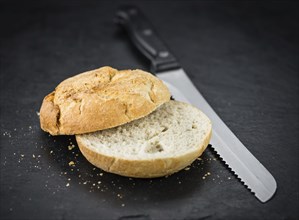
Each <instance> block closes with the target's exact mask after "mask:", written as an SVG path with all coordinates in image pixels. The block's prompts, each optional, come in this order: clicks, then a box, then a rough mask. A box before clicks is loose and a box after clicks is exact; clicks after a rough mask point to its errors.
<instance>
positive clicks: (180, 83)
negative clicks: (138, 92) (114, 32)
mask: <svg viewBox="0 0 299 220" xmlns="http://www.w3.org/2000/svg"><path fill="white" fill-rule="evenodd" d="M116 22H117V23H118V24H119V25H120V26H121V27H123V28H124V29H125V30H126V31H127V33H128V35H129V37H130V39H131V40H132V42H133V43H134V45H135V46H136V47H137V48H138V49H139V51H140V52H141V53H142V54H143V55H144V56H146V57H147V58H148V59H149V60H150V62H151V71H152V72H154V73H155V74H156V76H157V77H159V78H160V79H161V80H163V81H164V82H165V83H166V85H167V86H168V88H169V90H170V92H171V94H172V96H173V97H174V98H175V99H176V100H178V101H183V102H188V103H190V104H192V105H194V106H196V107H198V108H199V109H201V110H202V111H203V112H204V113H205V114H206V115H207V116H208V117H209V118H210V119H211V121H212V125H213V131H212V138H211V142H210V144H211V145H212V148H213V149H214V150H215V151H216V153H217V154H218V155H219V156H220V158H221V159H222V160H223V161H224V162H225V164H226V165H228V167H229V168H230V169H231V170H232V171H233V173H234V174H235V175H236V176H237V177H238V178H239V179H240V180H241V182H242V183H243V184H244V185H245V186H246V187H247V188H248V189H249V190H250V191H251V192H252V193H253V194H254V195H255V196H256V198H258V199H259V200H260V201H261V202H263V203H264V202H267V201H268V200H269V199H271V198H272V196H273V195H274V193H275V191H276V188H277V184H276V181H275V179H274V177H273V176H272V175H271V174H270V172H269V171H268V170H267V169H266V168H265V167H264V166H263V165H262V164H261V163H260V162H259V161H258V160H257V159H256V158H255V157H254V156H253V155H252V154H251V153H250V152H249V150H248V149H247V148H246V147H245V146H244V145H243V144H242V143H241V141H240V140H239V139H238V138H237V137H236V136H235V135H234V134H233V132H232V131H231V130H230V129H229V128H228V127H227V126H226V125H225V124H224V122H223V121H222V120H221V119H220V117H219V116H218V115H217V114H216V113H215V111H214V110H213V109H212V108H211V106H210V105H209V104H208V102H207V101H206V100H205V99H204V97H203V96H202V95H201V94H200V92H199V91H198V90H197V88H196V87H195V86H194V84H193V83H192V81H191V80H190V79H189V77H188V75H187V74H186V73H185V71H184V70H183V69H182V67H181V66H180V64H179V62H178V60H177V59H176V58H175V56H174V55H173V54H172V53H171V52H170V51H169V49H168V48H167V47H166V46H165V44H164V42H163V41H161V40H160V39H159V37H158V35H157V34H156V33H155V31H154V29H153V28H152V26H151V25H150V23H149V22H148V20H147V19H146V18H145V16H144V15H143V14H142V13H141V11H140V10H139V9H138V8H137V7H134V6H123V7H121V8H119V10H118V11H117V13H116Z"/></svg>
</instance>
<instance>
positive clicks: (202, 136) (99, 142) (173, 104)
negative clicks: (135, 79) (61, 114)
mask: <svg viewBox="0 0 299 220" xmlns="http://www.w3.org/2000/svg"><path fill="white" fill-rule="evenodd" d="M210 136H211V122H210V120H209V119H208V118H207V116H205V115H204V114H203V113H202V112H201V111H200V110H199V109H197V108H195V107H193V106H192V105H189V104H186V103H182V102H177V101H170V102H167V103H165V104H163V105H161V106H160V107H159V108H158V109H157V110H156V111H154V112H152V113H151V114H149V115H147V116H146V117H143V118H141V119H138V120H135V121H132V122H130V123H127V124H125V125H121V126H118V127H115V128H111V129H107V130H102V131H97V132H93V133H88V134H82V135H76V139H77V142H78V145H79V147H80V150H81V152H82V153H83V155H84V156H85V157H86V159H87V160H88V161H90V162H91V163H92V164H93V165H95V166H97V167H99V168H101V169H103V170H105V171H108V172H112V173H116V174H119V175H124V176H131V177H141V178H150V177H159V176H164V175H168V174H171V173H174V172H177V171H179V170H181V169H183V168H184V167H186V166H188V165H189V164H191V163H192V162H193V161H194V160H195V159H196V158H197V157H198V156H200V155H201V154H202V152H203V151H204V150H205V149H206V147H207V145H208V143H209V140H210Z"/></svg>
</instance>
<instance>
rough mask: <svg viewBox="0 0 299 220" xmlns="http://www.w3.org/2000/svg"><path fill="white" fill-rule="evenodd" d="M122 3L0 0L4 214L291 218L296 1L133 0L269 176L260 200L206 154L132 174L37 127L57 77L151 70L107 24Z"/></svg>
mask: <svg viewBox="0 0 299 220" xmlns="http://www.w3.org/2000/svg"><path fill="white" fill-rule="evenodd" d="M120 3H121V2H116V1H109V2H108V1H105V2H103V1H86V2H84V3H81V2H78V1H70V2H66V1H57V2H51V3H50V2H48V3H47V2H39V1H34V2H32V3H30V2H27V3H22V2H16V1H1V3H0V22H1V36H0V37H1V42H0V43H1V46H0V59H1V66H0V73H1V76H0V80H1V85H0V91H1V100H0V103H1V104H0V105H1V112H0V114H1V120H0V121H1V133H0V140H1V142H0V143H1V148H0V152H1V166H0V167H1V173H0V174H1V188H0V201H1V203H0V205H1V208H0V210H1V211H0V216H1V219H138V220H139V219H298V210H297V207H298V196H299V194H298V188H299V187H298V172H296V171H297V168H298V147H299V144H298V142H299V141H298V136H299V132H298V128H299V126H298V115H299V114H298V113H299V112H298V81H299V79H298V75H299V74H298V22H297V19H298V16H297V12H298V4H297V3H296V2H295V1H294V2H286V1H282V2H278V1H276V2H269V1H268V2H259V1H245V2H242V3H241V2H237V1H236V2H234V1H233V2H227V1H213V2H208V1H185V2H183V1H182V2H180V1H175V2H173V1H164V2H158V1H154V2H148V1H146V2H145V1H144V2H143V1H136V2H131V3H135V4H136V5H138V6H139V7H140V8H141V9H142V10H143V11H144V13H145V14H146V16H147V17H148V18H149V19H150V20H151V21H152V23H153V24H154V26H155V27H156V30H157V31H158V33H159V34H160V36H162V38H164V40H165V41H167V44H168V46H169V47H170V48H171V50H172V51H173V52H174V54H176V55H177V57H178V58H179V60H180V61H181V64H182V65H183V66H184V68H185V69H186V71H187V72H188V74H189V76H190V78H191V79H192V80H193V82H194V84H195V85H196V86H197V87H198V89H199V90H200V91H201V92H202V93H203V94H204V96H205V97H206V99H207V100H208V101H209V102H210V104H211V105H212V106H213V107H214V109H215V110H216V111H217V112H218V114H219V115H220V116H221V117H222V118H223V120H224V121H225V122H226V123H227V125H228V126H229V127H230V128H231V130H232V131H233V132H235V134H236V135H237V136H238V137H239V138H240V139H241V140H242V141H243V142H244V144H245V145H246V146H247V147H248V149H249V150H250V151H251V152H252V153H253V154H254V155H255V156H256V157H257V158H258V159H259V160H260V161H261V162H262V163H263V164H264V165H265V167H267V168H268V169H269V170H270V172H271V173H272V174H273V176H274V177H275V178H276V180H277V184H278V189H277V193H276V195H275V196H274V198H273V199H272V200H270V201H269V202H268V203H266V204H262V203H260V202H259V201H258V200H257V199H256V198H255V197H254V196H253V195H252V194H251V193H250V192H249V191H248V190H247V189H246V188H244V186H243V185H242V184H241V183H240V182H239V181H238V180H237V178H236V177H235V176H234V175H233V174H232V173H230V171H229V170H228V169H227V168H226V167H225V166H224V164H223V163H222V162H221V161H220V160H219V159H218V158H217V157H215V155H214V154H213V152H212V150H211V149H208V150H207V151H206V152H205V153H204V155H203V156H202V160H201V161H196V162H195V163H194V164H193V165H192V167H191V169H190V170H188V171H182V172H179V173H177V174H175V175H172V176H170V177H168V178H159V179H153V180H138V179H128V178H124V177H119V176H116V175H112V174H107V173H104V172H102V171H101V170H99V169H95V168H94V167H93V166H92V165H90V164H89V163H88V162H87V161H86V160H85V159H84V158H83V156H82V155H81V154H80V152H79V151H78V148H77V147H76V144H75V140H74V137H66V136H60V137H51V136H49V135H48V134H46V133H44V132H42V131H41V130H40V128H39V119H38V116H37V113H36V112H38V111H39V108H40V104H41V101H42V98H43V97H44V96H45V95H46V94H47V93H49V92H50V91H52V90H53V89H54V87H55V86H56V85H57V84H58V83H59V82H60V81H61V80H63V79H65V78H67V77H69V76H72V75H74V74H76V73H79V72H82V71H85V70H90V69H94V68H96V67H100V66H103V65H110V66H113V67H116V68H119V69H122V68H142V69H147V68H148V63H147V62H146V61H145V60H144V59H143V58H142V57H141V56H140V54H139V53H138V52H136V51H135V50H134V48H133V47H132V46H131V45H130V44H129V43H128V41H127V39H126V35H125V34H124V33H123V32H121V31H120V30H119V29H118V28H117V27H116V25H115V24H114V23H113V17H114V12H115V10H116V8H117V7H118V6H119V5H120ZM71 142H72V143H73V144H75V148H74V149H70V150H69V149H68V146H69V145H71V144H72V143H71ZM70 161H74V162H75V167H70V166H69V165H68V163H69V162H70ZM208 173H210V175H208ZM203 177H205V179H204V178H203ZM99 181H100V182H99ZM68 184H69V185H68Z"/></svg>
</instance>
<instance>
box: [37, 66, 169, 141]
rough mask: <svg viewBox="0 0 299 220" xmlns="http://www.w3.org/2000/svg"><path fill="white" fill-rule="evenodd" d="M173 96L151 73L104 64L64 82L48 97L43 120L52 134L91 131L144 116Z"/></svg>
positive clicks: (43, 108)
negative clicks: (117, 68)
mask: <svg viewBox="0 0 299 220" xmlns="http://www.w3.org/2000/svg"><path fill="white" fill-rule="evenodd" d="M169 100H170V93H169V90H168V88H167V87H166V86H165V85H164V84H163V82H162V81H161V80H159V79H158V78H157V77H155V76H153V75H152V74H150V73H147V72H144V71H142V70H138V69H137V70H122V71H118V70H116V69H113V68H111V67H102V68H99V69H96V70H92V71H88V72H85V73H81V74H79V75H76V76H74V77H71V78H68V79H66V80H64V81H63V82H61V83H60V84H59V85H58V86H57V87H56V89H55V91H54V92H52V93H50V94H49V95H47V96H46V97H45V98H44V100H43V103H42V106H41V109H40V124H41V128H42V129H43V130H44V131H47V132H49V133H50V134H52V135H71V134H82V133H88V132H93V131H98V130H102V129H107V128H112V127H115V126H118V125H121V124H125V123H127V122H130V121H133V120H135V119H138V118H141V117H144V116H146V115H148V114H149V113H151V112H152V111H154V110H155V109H156V108H157V107H158V106H160V105H161V104H163V103H165V102H167V101H169Z"/></svg>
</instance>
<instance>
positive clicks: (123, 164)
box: [76, 129, 212, 178]
mask: <svg viewBox="0 0 299 220" xmlns="http://www.w3.org/2000/svg"><path fill="white" fill-rule="evenodd" d="M211 134H212V129H210V130H209V132H208V133H207V135H206V137H205V139H204V140H203V141H202V143H201V145H200V146H199V147H198V148H197V149H196V150H195V151H192V152H189V153H186V154H184V155H180V156H177V157H168V158H157V159H150V160H128V159H123V158H115V157H111V156H108V155H104V154H100V153H98V152H95V151H92V150H91V149H90V148H88V147H87V146H86V145H84V143H83V142H82V141H81V137H80V135H76V140H77V143H78V146H79V148H80V151H81V152H82V154H83V155H84V157H85V158H86V159H87V160H88V161H89V162H90V163H91V164H93V165H94V166H96V167H98V168H100V169H102V170H104V171H107V172H110V173H115V174H118V175H121V176H127V177H135V178H155V177H161V176H166V175H170V174H173V173H175V172H178V171H180V170H182V169H183V168H185V167H186V166H188V165H190V164H191V163H192V162H193V161H194V160H195V159H196V158H198V157H199V156H200V155H201V154H202V153H203V151H204V150H205V149H206V148H207V146H208V144H209V142H210V139H211Z"/></svg>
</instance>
